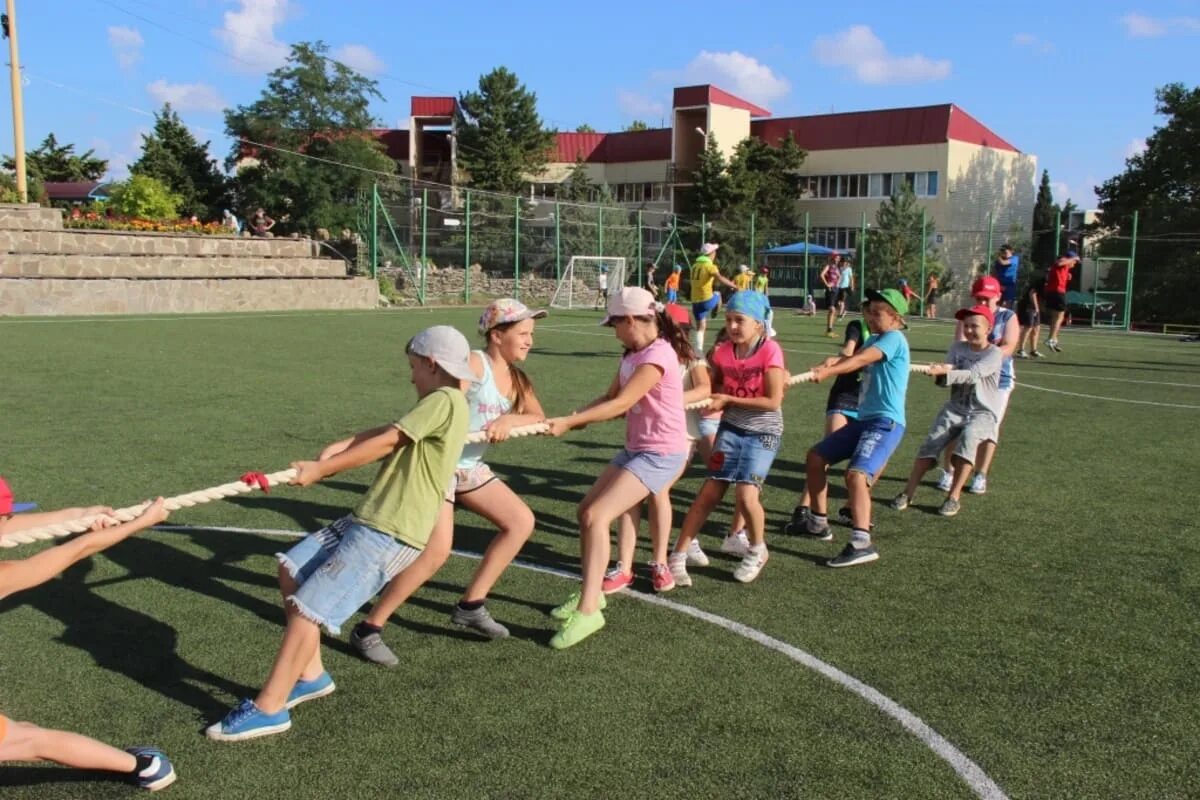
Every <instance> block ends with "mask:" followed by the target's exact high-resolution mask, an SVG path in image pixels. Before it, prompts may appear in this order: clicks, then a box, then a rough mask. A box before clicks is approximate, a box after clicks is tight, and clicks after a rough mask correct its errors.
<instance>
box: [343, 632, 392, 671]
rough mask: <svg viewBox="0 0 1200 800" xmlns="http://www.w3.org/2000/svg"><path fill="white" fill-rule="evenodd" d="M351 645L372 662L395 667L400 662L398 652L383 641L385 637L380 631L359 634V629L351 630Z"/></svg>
mask: <svg viewBox="0 0 1200 800" xmlns="http://www.w3.org/2000/svg"><path fill="white" fill-rule="evenodd" d="M350 646H351V647H353V648H354V652H356V653H358V654H359V655H360V656H362V657H363V658H365V659H366V660H367V661H370V662H371V663H372V664H379V665H380V666H382V667H395V666H396V665H398V664H399V663H400V659H398V658H396V654H395V653H393V652H392V650H391V648H390V647H388V646H387V645H386V644H384V643H383V637H382V636H380V635H379V634H378V633H368V634H367V635H366V636H359V635H358V632H357V631H351V633H350Z"/></svg>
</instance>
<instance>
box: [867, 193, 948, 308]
mask: <svg viewBox="0 0 1200 800" xmlns="http://www.w3.org/2000/svg"><path fill="white" fill-rule="evenodd" d="M935 230H936V226H935V225H934V222H933V220H931V219H928V218H927V219H926V221H925V238H924V239H922V238H921V206H920V204H918V203H917V197H916V195H915V194H914V193H913V188H912V187H911V186H909V185H908V184H905V185H904V186H902V187H901V189H900V191H898V192H896V193H895V194H893V195H892V196H891V197H890V198H888V199H887V200H885V201H884V202H882V203H880V204H879V210H878V211H877V212H876V214H875V227H874V228H872V229H871V230H870V231H868V234H867V252H866V258H867V260H866V280H867V287H861V288H886V287H889V286H890V287H895V286H896V284H897V283H898V282H899V280H900V279H901V278H905V279H906V280H908V282H909V284H910V285H912V286H913V288H914V289H921V288H922V287H920V286H919V285H918V284H919V282H920V279H921V254H922V253H924V254H925V274H926V275H931V274H932V275H943V274H944V272H945V270H944V269H943V265H942V263H941V260H940V259H939V258H938V254H937V252H936V250H933V249H932V248H930V247H929V242H930V241H933V240H934V233H935ZM859 252H860V253H861V252H862V249H861V247H860V248H859ZM859 263H861V256H860V260H859ZM946 278H947V279H948V278H949V276H946ZM949 288H950V286H949V284H948V283H947V281H945V280H944V281H943V282H942V287H941V291H942V292H943V293H944V292H946V291H948V290H949Z"/></svg>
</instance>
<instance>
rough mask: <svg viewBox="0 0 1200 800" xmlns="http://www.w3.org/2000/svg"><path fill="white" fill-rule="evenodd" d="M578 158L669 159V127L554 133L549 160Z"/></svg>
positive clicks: (591, 160) (619, 161)
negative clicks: (555, 137) (555, 136)
mask: <svg viewBox="0 0 1200 800" xmlns="http://www.w3.org/2000/svg"><path fill="white" fill-rule="evenodd" d="M579 158H582V159H583V160H584V161H586V162H588V163H590V164H625V163H628V162H631V161H667V160H669V159H670V158H671V129H670V128H653V129H651V130H647V131H622V132H620V133H560V134H558V140H557V141H556V142H555V148H554V151H553V152H552V153H551V154H550V161H551V162H558V163H567V164H570V163H574V162H575V161H576V160H577V159H579Z"/></svg>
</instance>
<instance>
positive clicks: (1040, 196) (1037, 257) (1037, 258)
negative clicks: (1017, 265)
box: [1026, 170, 1059, 270]
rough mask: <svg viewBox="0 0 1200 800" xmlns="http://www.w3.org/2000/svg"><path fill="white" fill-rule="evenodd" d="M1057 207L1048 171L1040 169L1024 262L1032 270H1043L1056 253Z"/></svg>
mask: <svg viewBox="0 0 1200 800" xmlns="http://www.w3.org/2000/svg"><path fill="white" fill-rule="evenodd" d="M1058 213H1059V208H1058V206H1057V205H1056V204H1055V202H1054V192H1053V191H1052V190H1051V188H1050V172H1049V171H1048V170H1042V182H1041V183H1040V184H1039V185H1038V193H1037V201H1036V202H1035V203H1034V205H1033V233H1032V244H1031V245H1030V253H1029V258H1028V259H1026V262H1027V263H1028V264H1029V266H1030V267H1031V268H1032V269H1034V270H1044V269H1046V268H1047V267H1048V266H1050V264H1051V263H1052V262H1053V261H1054V259H1055V257H1056V256H1057V255H1058V254H1057V253H1055V252H1054V226H1055V225H1056V224H1057V223H1058Z"/></svg>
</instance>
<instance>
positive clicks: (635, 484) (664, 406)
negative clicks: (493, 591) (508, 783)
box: [546, 286, 692, 650]
mask: <svg viewBox="0 0 1200 800" xmlns="http://www.w3.org/2000/svg"><path fill="white" fill-rule="evenodd" d="M602 324H604V325H609V326H611V327H612V328H613V332H614V333H616V335H617V339H618V340H619V341H620V342H621V344H623V345H624V346H625V355H624V356H622V358H621V365H620V368H619V370H618V371H617V375H616V377H615V378H614V379H613V382H612V384H611V385H610V386H609V387H608V391H607V392H605V393H604V394H603V395H601V396H600V397H598V398H596V399H595V400H593V401H592V402H591V403H589V404H588V405H587V406H586V407H585V408H584V409H583V410H582V411H577V412H575V413H574V414H571V415H570V416H567V417H556V418H555V419H550V420H547V421H546V424H547V426H548V428H549V433H550V434H551V435H553V436H562V435H563V434H564V433H566V432H567V431H569V430H571V429H572V428H582V427H584V426H585V425H590V424H591V423H593V422H603V421H605V420H610V419H616V418H617V417H620V416H622V415H624V416H625V447H624V448H623V449H622V450H621V452H619V453H617V455H616V457H615V458H613V460H612V462H611V463H610V464H609V465H608V466H607V467H606V468H605V470H604V472H602V473H601V474H600V477H599V478H597V479H596V483H595V484H594V485H593V486H592V488H591V490H590V491H589V492H588V493H587V496H586V497H585V498H584V499H583V502H582V503H580V505H579V514H578V517H579V539H580V540H579V549H580V562H581V567H582V572H583V585H582V586H581V587H580V590H579V591H577V592H574V593H573V594H572V595H571V597H570V598H568V599H567V602H565V603H563V604H562V605H561V606H559V607H558V608H555V609H554V610H553V611H551V612H550V614H551V616H553V617H554V618H555V619H559V620H562V621H563V624H562V627H561V628H560V629H559V631H558V633H557V634H555V635H554V638H553V639H551V640H550V646H551V647H553V648H555V649H556V650H561V649H563V648H566V647H570V646H572V645H574V644H578V643H579V642H581V641H583V640H584V639H586V638H587V637H588V636H591V635H592V634H593V633H595V632H596V631H598V630H600V629H601V628H603V627H604V615H603V614H602V613H601V610H602V609H603V608H604V606H605V601H604V594H603V592H602V586H601V585H602V582H603V580H604V567H605V565H607V564H608V557H609V552H610V549H611V548H610V546H609V529H610V527H611V526H612V523H613V521H614V520H616V519H617V518H619V517H620V516H622V515H623V514H625V512H627V511H629V510H630V509H631V508H633V507H634V506H635V505H637V504H639V503H641V502H642V501H643V500H644V499H646V497H647V496H649V495H653V494H659V493H660V492H664V491H666V490H668V489H670V487H671V485H672V484H673V483H675V481H676V480H677V479H678V477H679V475H680V474H681V473H682V472H683V468H684V465H685V464H686V463H687V458H688V451H689V444H688V438H687V422H686V419H685V414H684V410H683V380H682V378H681V377H680V374H679V362H680V361H681V360H683V359H690V358H691V357H692V356H691V353H692V350H691V346H690V345H689V344H688V341H687V338H686V337H685V336H684V335H683V332H682V331H680V330H679V327H678V326H677V325H676V324H675V322H674V321H673V320H672V319H671V317H670V316H668V315H667V314H666V313H665V312H664V311H663V307H662V306H660V305H658V304H657V303H656V302H655V301H654V296H653V295H652V294H650V292H648V291H646V290H645V289H641V288H638V287H633V286H627V287H625V288H624V289H622V290H621V291H620V292H618V293H616V294H613V295H612V296H611V297H610V298H609V301H608V314H607V315H606V316H605V317H604V321H603V323H602ZM656 566H660V567H662V568H665V565H656Z"/></svg>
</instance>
